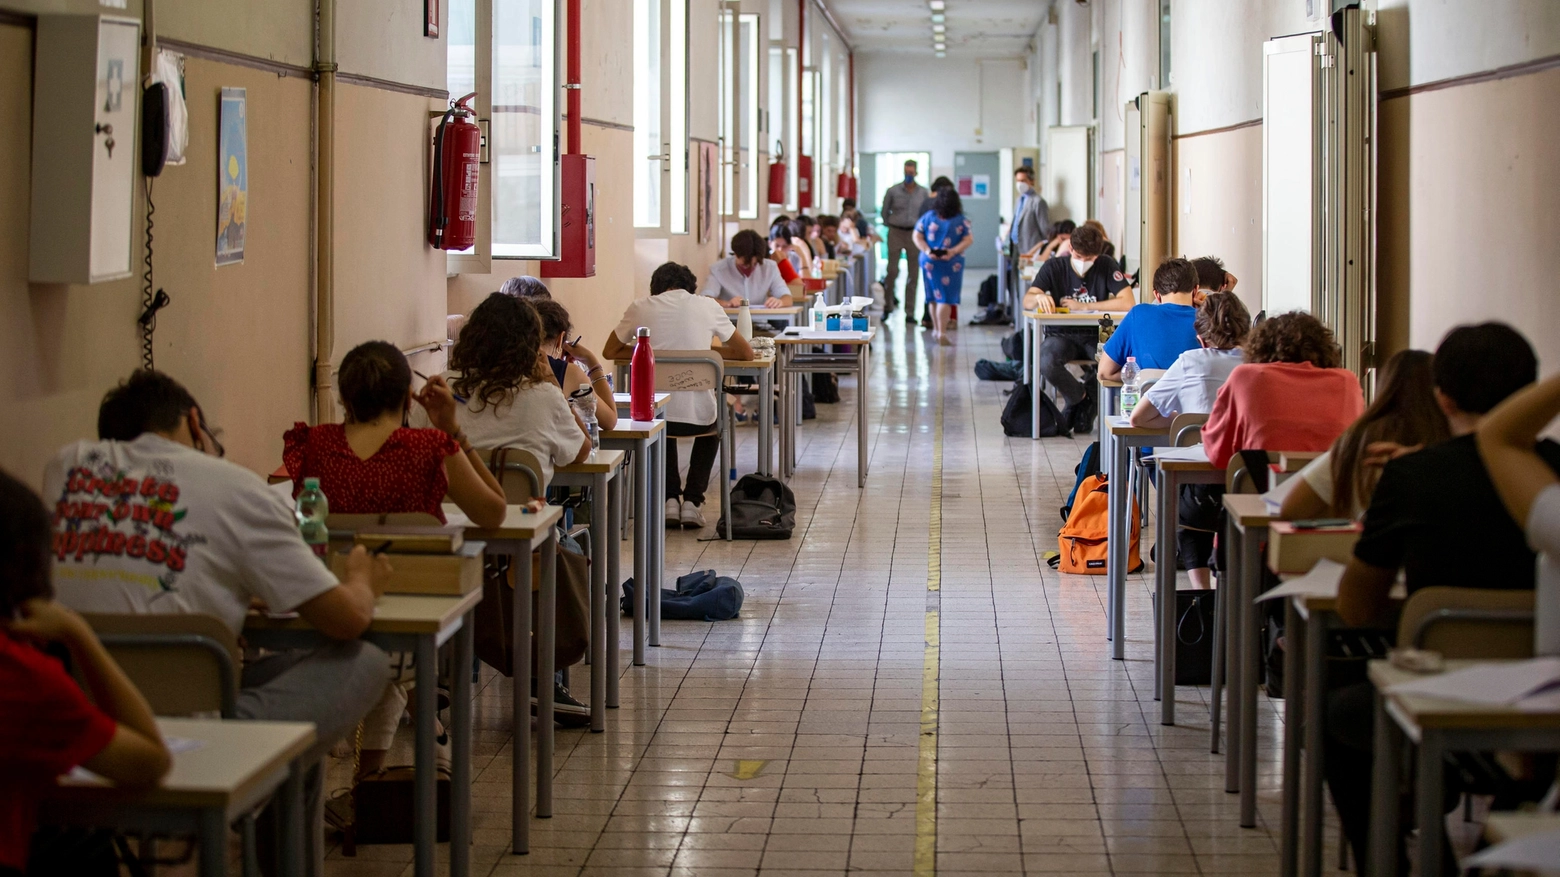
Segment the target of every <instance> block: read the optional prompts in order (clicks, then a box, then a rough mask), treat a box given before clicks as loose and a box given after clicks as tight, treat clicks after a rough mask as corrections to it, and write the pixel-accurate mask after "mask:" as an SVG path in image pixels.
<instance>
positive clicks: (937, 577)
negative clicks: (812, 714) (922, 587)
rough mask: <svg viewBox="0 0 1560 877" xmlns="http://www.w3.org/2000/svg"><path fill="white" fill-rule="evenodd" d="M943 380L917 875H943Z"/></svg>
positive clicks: (935, 446)
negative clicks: (940, 812)
mask: <svg viewBox="0 0 1560 877" xmlns="http://www.w3.org/2000/svg"><path fill="white" fill-rule="evenodd" d="M943 380H944V379H943V375H942V372H941V370H940V369H939V370H938V375H937V413H936V415H935V419H934V421H933V424H932V507H931V517H930V522H929V524H928V526H927V537H928V541H927V546H926V591H927V608H926V647H925V650H924V652H923V654H922V658H921V746H920V761H919V764H918V765H917V770H916V780H915V874H916V877H931V875H934V874H936V873H937V710H938V697H937V680H938V668H939V664H940V662H941V658H942V620H941V615H940V612H939V611H938V609H937V608H935V606H936V605H940V604H939V602H938V600H939V598H938V597H934V596H933V595H934V594H937V593H938V592H940V591H941V590H942V481H943V478H942V468H943Z"/></svg>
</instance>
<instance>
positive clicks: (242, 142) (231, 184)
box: [217, 88, 249, 265]
mask: <svg viewBox="0 0 1560 877" xmlns="http://www.w3.org/2000/svg"><path fill="white" fill-rule="evenodd" d="M246 103H247V98H246V96H245V92H244V89H242V88H224V89H222V109H221V112H220V113H218V114H217V118H218V123H217V124H218V134H217V264H218V265H232V264H234V263H237V262H242V261H244V227H245V220H246V219H247V218H248V215H249V143H248V141H249V137H248V129H247V122H246V121H245V118H244V115H245V112H244V111H245V108H246V107H245V105H246Z"/></svg>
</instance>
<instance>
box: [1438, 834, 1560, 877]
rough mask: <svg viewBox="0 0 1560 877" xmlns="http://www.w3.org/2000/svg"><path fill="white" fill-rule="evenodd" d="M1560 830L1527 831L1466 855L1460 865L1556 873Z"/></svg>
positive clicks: (1559, 847)
mask: <svg viewBox="0 0 1560 877" xmlns="http://www.w3.org/2000/svg"><path fill="white" fill-rule="evenodd" d="M1556 862H1560V831H1545V832H1540V833H1538V834H1530V835H1527V836H1526V837H1519V838H1516V839H1515V840H1508V841H1506V842H1505V843H1500V844H1496V845H1495V846H1492V847H1490V848H1489V849H1487V850H1481V851H1479V852H1477V853H1475V854H1473V855H1472V856H1469V857H1468V858H1466V859H1463V860H1462V862H1461V865H1462V866H1463V867H1464V868H1490V869H1497V870H1498V869H1502V868H1505V869H1509V870H1513V871H1532V872H1536V873H1539V874H1560V870H1557V869H1556V867H1555V863H1556Z"/></svg>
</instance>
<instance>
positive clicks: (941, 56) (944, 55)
mask: <svg viewBox="0 0 1560 877" xmlns="http://www.w3.org/2000/svg"><path fill="white" fill-rule="evenodd" d="M937 57H939V58H946V57H948V53H947V52H938V53H937Z"/></svg>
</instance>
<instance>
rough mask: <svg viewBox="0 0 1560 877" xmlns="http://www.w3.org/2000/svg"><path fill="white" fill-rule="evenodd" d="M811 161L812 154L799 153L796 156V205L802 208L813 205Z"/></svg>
mask: <svg viewBox="0 0 1560 877" xmlns="http://www.w3.org/2000/svg"><path fill="white" fill-rule="evenodd" d="M812 175H813V162H812V156H810V155H800V156H797V158H796V206H797V207H798V208H800V209H802V210H806V209H807V208H809V207H811V206H813V191H812Z"/></svg>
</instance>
